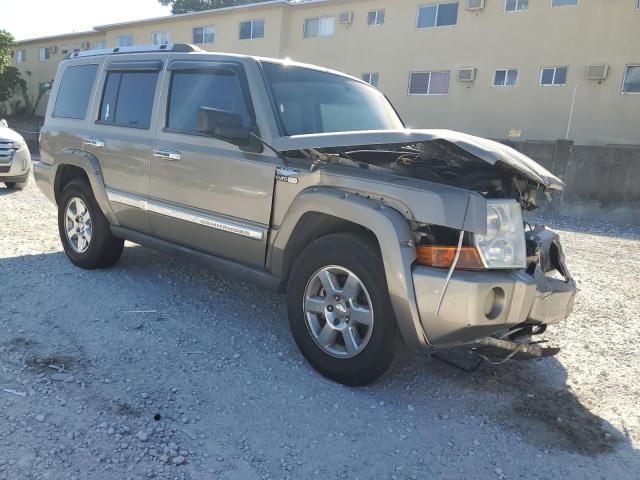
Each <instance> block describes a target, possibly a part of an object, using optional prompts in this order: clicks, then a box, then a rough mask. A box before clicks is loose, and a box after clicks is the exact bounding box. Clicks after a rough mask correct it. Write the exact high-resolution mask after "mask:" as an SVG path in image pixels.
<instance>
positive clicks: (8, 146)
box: [0, 140, 13, 165]
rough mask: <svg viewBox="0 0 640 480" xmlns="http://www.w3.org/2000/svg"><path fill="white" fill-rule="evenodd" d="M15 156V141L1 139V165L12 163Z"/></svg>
mask: <svg viewBox="0 0 640 480" xmlns="http://www.w3.org/2000/svg"><path fill="white" fill-rule="evenodd" d="M12 156H13V143H12V142H7V141H2V140H0V165H10V164H11V157H12Z"/></svg>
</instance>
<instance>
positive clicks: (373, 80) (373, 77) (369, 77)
mask: <svg viewBox="0 0 640 480" xmlns="http://www.w3.org/2000/svg"><path fill="white" fill-rule="evenodd" d="M362 80H364V81H365V82H367V83H368V84H369V85H372V86H374V87H376V88H378V86H379V84H380V74H379V73H363V74H362Z"/></svg>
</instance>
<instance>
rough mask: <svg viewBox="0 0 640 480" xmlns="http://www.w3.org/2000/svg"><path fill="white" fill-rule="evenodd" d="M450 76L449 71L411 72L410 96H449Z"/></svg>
mask: <svg viewBox="0 0 640 480" xmlns="http://www.w3.org/2000/svg"><path fill="white" fill-rule="evenodd" d="M450 75H451V73H450V72H449V71H444V72H411V74H410V76H409V95H447V94H448V93H449V77H450Z"/></svg>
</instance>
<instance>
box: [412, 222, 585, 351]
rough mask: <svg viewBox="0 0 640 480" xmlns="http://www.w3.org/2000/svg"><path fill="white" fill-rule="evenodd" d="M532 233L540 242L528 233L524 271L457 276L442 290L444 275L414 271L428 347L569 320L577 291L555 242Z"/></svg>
mask: <svg viewBox="0 0 640 480" xmlns="http://www.w3.org/2000/svg"><path fill="white" fill-rule="evenodd" d="M532 232H537V233H538V234H539V235H538V236H540V237H541V238H534V237H535V235H530V232H528V233H527V241H528V243H530V244H531V248H530V251H531V255H530V259H529V260H530V263H529V268H528V269H526V270H524V269H523V270H510V271H495V270H494V271H483V272H472V271H459V270H456V271H454V272H453V274H452V276H451V279H450V281H449V282H448V284H447V282H446V278H447V274H448V271H446V270H443V269H438V268H430V267H422V266H418V267H415V268H414V270H413V282H414V288H415V294H416V299H417V304H418V311H419V314H420V321H421V323H422V327H423V329H424V331H425V334H426V337H427V339H428V342H429V344H430V345H432V346H455V345H463V344H469V343H473V342H475V341H477V340H479V339H482V338H485V337H489V336H492V335H495V334H496V333H498V332H504V331H505V330H508V329H511V328H513V327H516V326H521V325H526V324H531V325H550V324H554V323H558V322H560V321H562V320H563V319H565V318H566V317H567V316H569V314H570V313H571V311H572V310H573V305H574V302H575V297H576V285H575V282H574V280H573V279H572V278H571V275H570V274H569V272H568V270H567V268H566V265H565V262H564V255H563V254H562V248H561V246H560V243H559V240H558V236H557V235H556V234H555V233H553V232H551V231H550V230H546V229H543V228H541V227H537V228H536V230H533V231H532ZM541 240H544V241H541ZM557 276H561V277H562V278H556V277H557ZM443 290H444V293H443ZM438 305H439V306H440V307H439V309H438Z"/></svg>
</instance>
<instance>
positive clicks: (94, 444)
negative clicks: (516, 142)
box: [0, 183, 640, 480]
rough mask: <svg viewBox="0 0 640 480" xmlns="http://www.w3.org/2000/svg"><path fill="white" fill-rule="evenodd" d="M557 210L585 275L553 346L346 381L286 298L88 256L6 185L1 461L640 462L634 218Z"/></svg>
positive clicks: (232, 470)
mask: <svg viewBox="0 0 640 480" xmlns="http://www.w3.org/2000/svg"><path fill="white" fill-rule="evenodd" d="M545 220H547V221H548V222H549V223H550V224H552V225H555V226H556V228H557V230H561V231H562V233H563V240H564V246H565V250H566V252H567V256H568V262H569V266H570V268H571V269H572V271H573V273H574V275H575V276H576V278H577V279H578V284H579V287H580V290H581V292H580V296H579V299H578V302H577V305H576V310H575V313H574V314H573V316H572V317H571V318H570V319H569V320H568V321H566V322H564V323H563V324H562V325H560V326H557V327H554V328H551V329H550V330H549V332H548V333H547V334H545V337H546V339H548V340H549V341H550V342H551V343H552V344H554V345H558V346H561V347H562V351H561V352H560V354H559V355H558V356H557V357H555V358H547V359H542V360H538V361H531V362H512V363H509V364H507V365H503V366H499V367H495V366H490V365H484V366H482V367H481V368H480V369H479V370H478V371H476V372H474V373H466V372H463V371H461V370H458V369H456V368H453V367H450V366H448V365H446V364H444V363H442V362H440V361H438V360H436V359H435V358H433V357H431V356H430V355H429V353H428V352H415V353H412V354H410V355H409V356H408V359H407V360H406V361H405V362H404V363H403V364H402V365H401V366H400V367H399V369H398V370H397V371H396V373H395V374H394V375H393V376H391V377H389V378H387V379H386V380H385V381H383V382H381V383H378V384H376V385H373V386H370V387H367V388H360V389H353V388H346V387H342V386H339V385H336V384H333V383H331V382H329V381H327V380H325V379H323V378H322V377H320V376H318V375H317V374H316V373H315V372H314V371H313V370H312V369H311V368H310V367H309V366H308V365H307V364H306V363H305V362H304V361H303V359H302V356H301V355H300V354H299V353H298V351H297V349H296V347H295V345H294V343H293V341H292V339H291V336H290V334H289V331H288V326H287V322H286V314H285V305H284V301H283V297H281V296H279V295H277V294H274V293H271V292H268V291H263V290H259V289H256V288H255V287H253V286H250V285H246V284H243V283H238V282H235V281H233V280H232V279H230V278H225V277H223V276H220V275H219V274H217V273H216V272H213V271H210V270H207V269H205V268H203V267H200V266H198V265H196V264H194V263H191V262H189V261H185V260H184V259H183V258H179V257H174V258H169V257H166V256H164V255H162V254H160V253H156V252H154V251H151V250H149V249H146V248H142V247H138V246H134V245H128V248H126V249H125V253H124V255H123V257H122V259H121V261H120V262H119V263H118V264H117V265H116V266H115V267H114V268H112V269H109V270H105V271H93V272H87V271H83V270H80V269H78V268H75V267H73V266H72V265H71V263H70V262H69V261H68V260H67V259H66V257H65V255H64V253H63V252H62V249H61V246H60V242H59V240H58V236H57V228H56V214H55V209H54V207H53V205H50V204H49V203H48V202H47V201H46V199H45V198H44V196H43V195H42V194H40V193H39V191H38V190H37V188H36V187H35V186H34V185H33V183H31V184H30V185H29V187H28V188H27V189H26V190H24V191H21V192H11V191H8V190H4V189H1V188H0V332H1V333H0V479H36V478H38V479H40V478H50V479H56V480H57V479H83V480H84V479H127V478H131V479H140V478H161V479H213V478H216V479H217V478H221V479H249V480H250V479H258V478H274V479H279V478H290V479H307V478H310V479H314V478H318V479H325V478H331V479H332V478H343V479H356V478H359V479H368V478H390V479H396V478H397V479H405V478H410V479H415V478H420V479H421V478H439V479H484V478H489V479H493V478H497V479H502V478H510V479H515V478H539V479H555V478H560V477H564V478H570V479H584V478H593V479H604V478H607V479H631V478H638V472H639V471H640V452H639V451H638V450H637V447H638V442H639V440H640V415H639V414H638V408H637V407H638V400H639V399H640V364H639V363H638V358H639V355H638V354H639V353H640V348H639V347H638V343H637V339H638V337H639V336H640V321H639V320H640V319H639V318H638V312H639V311H640V299H639V294H638V292H639V290H640V274H639V271H640V240H639V239H640V229H638V228H632V227H621V226H613V225H609V224H604V223H597V224H596V223H590V222H587V221H581V220H575V219H566V218H548V219H545Z"/></svg>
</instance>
